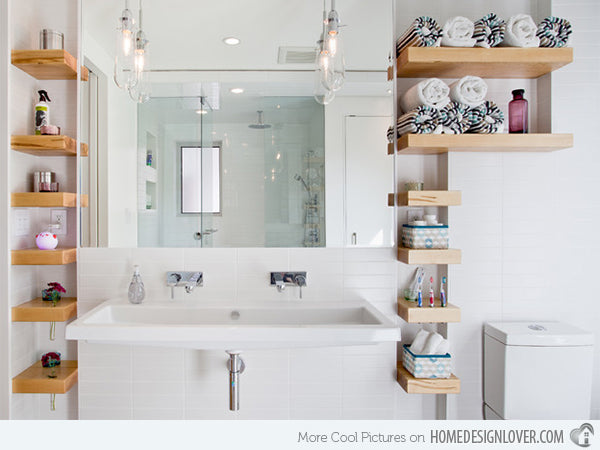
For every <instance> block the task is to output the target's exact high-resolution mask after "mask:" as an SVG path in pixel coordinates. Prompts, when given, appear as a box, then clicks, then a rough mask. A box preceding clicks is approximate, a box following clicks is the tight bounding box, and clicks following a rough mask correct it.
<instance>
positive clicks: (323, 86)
mask: <svg viewBox="0 0 600 450" xmlns="http://www.w3.org/2000/svg"><path fill="white" fill-rule="evenodd" d="M325 1H326V0H323V31H322V33H321V38H320V39H319V40H318V41H317V54H316V58H315V60H316V68H315V85H314V91H313V95H314V98H315V100H316V101H317V103H319V104H321V105H327V104H329V103H330V102H331V101H332V100H333V99H334V98H335V93H334V92H333V91H332V90H331V87H330V86H331V85H332V84H333V64H332V60H331V56H330V54H329V51H328V50H327V48H326V46H325V34H326V29H325V28H326V24H327V11H326V9H325V8H326V5H325Z"/></svg>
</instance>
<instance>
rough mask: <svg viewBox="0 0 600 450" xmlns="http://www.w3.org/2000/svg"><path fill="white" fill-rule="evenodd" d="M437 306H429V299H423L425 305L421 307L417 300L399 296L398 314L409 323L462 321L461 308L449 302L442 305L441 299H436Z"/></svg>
mask: <svg viewBox="0 0 600 450" xmlns="http://www.w3.org/2000/svg"><path fill="white" fill-rule="evenodd" d="M434 304H435V307H434V308H432V307H431V306H429V300H427V299H423V306H422V307H421V308H419V307H418V306H417V303H416V302H409V301H408V300H405V299H404V298H402V297H400V298H398V315H399V316H400V317H401V318H402V319H404V321H405V322H408V323H449V322H460V308H459V307H458V306H455V305H453V304H452V303H448V306H445V307H443V308H442V307H441V303H440V300H439V299H435V302H434Z"/></svg>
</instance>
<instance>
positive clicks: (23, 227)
mask: <svg viewBox="0 0 600 450" xmlns="http://www.w3.org/2000/svg"><path fill="white" fill-rule="evenodd" d="M30 232H31V221H30V218H29V210H27V209H15V210H14V211H13V234H14V235H15V236H27V235H28V234H29V233H30Z"/></svg>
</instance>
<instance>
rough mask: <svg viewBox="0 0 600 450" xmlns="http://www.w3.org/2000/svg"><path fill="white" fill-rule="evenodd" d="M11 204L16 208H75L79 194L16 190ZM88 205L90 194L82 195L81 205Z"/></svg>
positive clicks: (83, 206) (12, 195)
mask: <svg viewBox="0 0 600 450" xmlns="http://www.w3.org/2000/svg"><path fill="white" fill-rule="evenodd" d="M11 206H12V207H15V208H46V207H57V208H74V207H76V206H77V194H75V193H72V192H14V193H12V194H11ZM87 206H88V196H87V195H86V194H82V195H81V207H82V208H85V207H87Z"/></svg>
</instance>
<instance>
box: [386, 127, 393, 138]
mask: <svg viewBox="0 0 600 450" xmlns="http://www.w3.org/2000/svg"><path fill="white" fill-rule="evenodd" d="M386 136H387V140H388V142H394V127H392V126H390V127H389V128H388V129H387V133H386Z"/></svg>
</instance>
